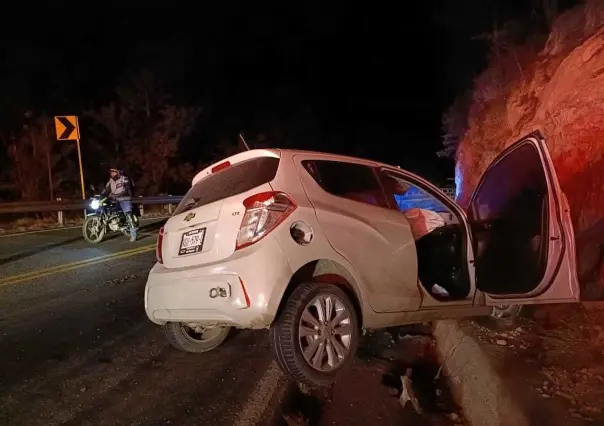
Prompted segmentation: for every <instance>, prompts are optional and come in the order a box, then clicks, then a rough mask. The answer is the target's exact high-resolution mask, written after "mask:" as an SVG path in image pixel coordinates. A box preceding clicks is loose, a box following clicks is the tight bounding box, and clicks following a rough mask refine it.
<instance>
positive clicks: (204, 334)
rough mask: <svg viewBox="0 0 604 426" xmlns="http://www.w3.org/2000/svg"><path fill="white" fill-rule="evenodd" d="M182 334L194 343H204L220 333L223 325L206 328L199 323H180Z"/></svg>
mask: <svg viewBox="0 0 604 426" xmlns="http://www.w3.org/2000/svg"><path fill="white" fill-rule="evenodd" d="M180 329H181V331H182V334H183V335H184V336H185V337H186V338H187V339H189V340H190V341H191V342H193V343H203V342H207V341H210V340H212V339H215V338H216V337H218V336H219V335H220V332H221V331H222V327H209V328H205V327H202V326H200V325H199V324H180Z"/></svg>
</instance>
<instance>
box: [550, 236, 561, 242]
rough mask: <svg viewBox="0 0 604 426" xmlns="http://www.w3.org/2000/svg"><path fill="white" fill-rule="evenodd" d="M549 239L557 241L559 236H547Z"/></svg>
mask: <svg viewBox="0 0 604 426" xmlns="http://www.w3.org/2000/svg"><path fill="white" fill-rule="evenodd" d="M549 239H550V241H558V240H559V239H560V237H549Z"/></svg>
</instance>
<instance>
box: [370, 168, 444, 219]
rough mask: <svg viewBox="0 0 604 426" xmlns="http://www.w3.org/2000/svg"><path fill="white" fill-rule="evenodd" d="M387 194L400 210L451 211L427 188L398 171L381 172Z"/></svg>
mask: <svg viewBox="0 0 604 426" xmlns="http://www.w3.org/2000/svg"><path fill="white" fill-rule="evenodd" d="M380 176H381V178H382V183H383V186H384V191H385V192H386V196H387V197H388V198H389V199H390V200H393V203H394V205H395V206H396V207H397V208H398V210H400V211H403V212H404V211H406V210H410V209H423V210H430V211H433V212H437V213H449V212H450V210H449V209H448V208H447V207H446V206H445V205H444V204H443V203H442V202H440V201H439V200H438V199H436V198H435V197H434V196H433V195H431V194H430V193H428V192H427V191H426V190H424V189H422V188H420V187H419V186H417V185H415V184H414V183H411V182H410V181H408V180H406V179H405V178H404V177H402V176H401V175H398V174H396V173H392V172H388V171H383V172H381V174H380Z"/></svg>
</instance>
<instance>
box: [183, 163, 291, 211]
mask: <svg viewBox="0 0 604 426" xmlns="http://www.w3.org/2000/svg"><path fill="white" fill-rule="evenodd" d="M278 168H279V158H275V157H256V158H250V159H249V160H245V161H242V162H240V163H237V164H234V165H232V166H229V167H227V168H225V169H222V170H220V171H219V172H216V173H214V174H211V175H209V176H207V177H206V178H204V179H202V180H200V181H199V182H197V183H196V184H195V185H194V186H193V187H192V188H191V189H190V190H189V191H188V192H187V193H186V195H185V196H184V198H183V199H182V201H181V202H180V204H179V205H178V207H177V208H176V210H175V212H174V214H180V213H182V212H184V211H187V210H190V209H194V208H197V207H201V206H204V205H206V204H210V203H213V202H215V201H218V200H222V199H223V198H228V197H232V196H233V195H237V194H241V193H243V192H246V191H249V190H250V189H253V188H256V187H257V186H260V185H262V184H265V183H268V182H270V181H272V180H273V179H274V178H275V175H276V174H277V169H278Z"/></svg>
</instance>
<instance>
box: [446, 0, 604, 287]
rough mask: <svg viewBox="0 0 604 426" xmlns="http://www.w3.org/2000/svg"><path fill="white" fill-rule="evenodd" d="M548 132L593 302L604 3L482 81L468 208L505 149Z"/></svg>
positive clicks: (603, 268)
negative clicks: (480, 181)
mask: <svg viewBox="0 0 604 426" xmlns="http://www.w3.org/2000/svg"><path fill="white" fill-rule="evenodd" d="M534 130H541V131H542V133H543V134H544V136H545V137H546V139H547V143H548V146H549V149H550V152H551V155H552V158H553V161H554V163H555V167H556V171H557V174H558V177H559V180H560V183H561V186H562V189H563V191H564V192H565V193H566V195H567V197H568V200H569V203H570V206H571V211H572V215H573V222H574V225H575V232H576V235H577V242H578V257H579V262H580V265H579V268H580V272H579V273H580V279H581V282H582V285H583V287H584V289H583V294H584V296H585V297H586V298H592V299H593V298H602V297H604V250H603V247H604V2H602V1H601V0H589V1H587V2H586V3H585V4H584V5H581V6H577V7H575V8H573V9H571V10H568V11H567V12H565V13H563V14H562V15H560V16H559V17H558V19H557V20H556V21H555V22H554V23H553V25H552V27H551V29H550V32H549V35H548V36H547V37H543V38H541V39H538V38H535V39H531V40H530V41H528V42H525V43H523V44H522V45H516V46H514V47H513V48H510V49H507V50H506V51H505V52H503V53H501V54H498V55H494V56H493V58H492V59H491V63H490V66H489V67H488V68H487V69H486V70H485V71H484V72H483V73H482V74H481V75H479V76H478V78H477V79H476V83H475V87H474V91H473V93H472V100H471V104H470V107H469V113H468V122H467V130H466V132H465V134H464V135H463V137H462V138H461V140H460V144H459V147H458V149H457V166H456V180H457V184H458V186H459V189H460V200H461V201H462V203H463V202H467V200H468V198H469V196H470V194H471V192H472V190H473V189H474V188H475V186H476V184H477V181H478V179H479V177H480V175H481V174H482V173H483V172H484V170H485V168H486V167H487V166H488V165H489V163H490V162H491V161H492V160H493V159H494V157H495V156H496V155H497V154H498V153H500V152H501V151H502V150H503V149H504V148H505V147H507V146H509V145H510V144H512V143H513V142H515V141H516V140H517V139H519V138H521V137H522V136H524V135H525V134H528V133H530V132H532V131H534Z"/></svg>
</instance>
